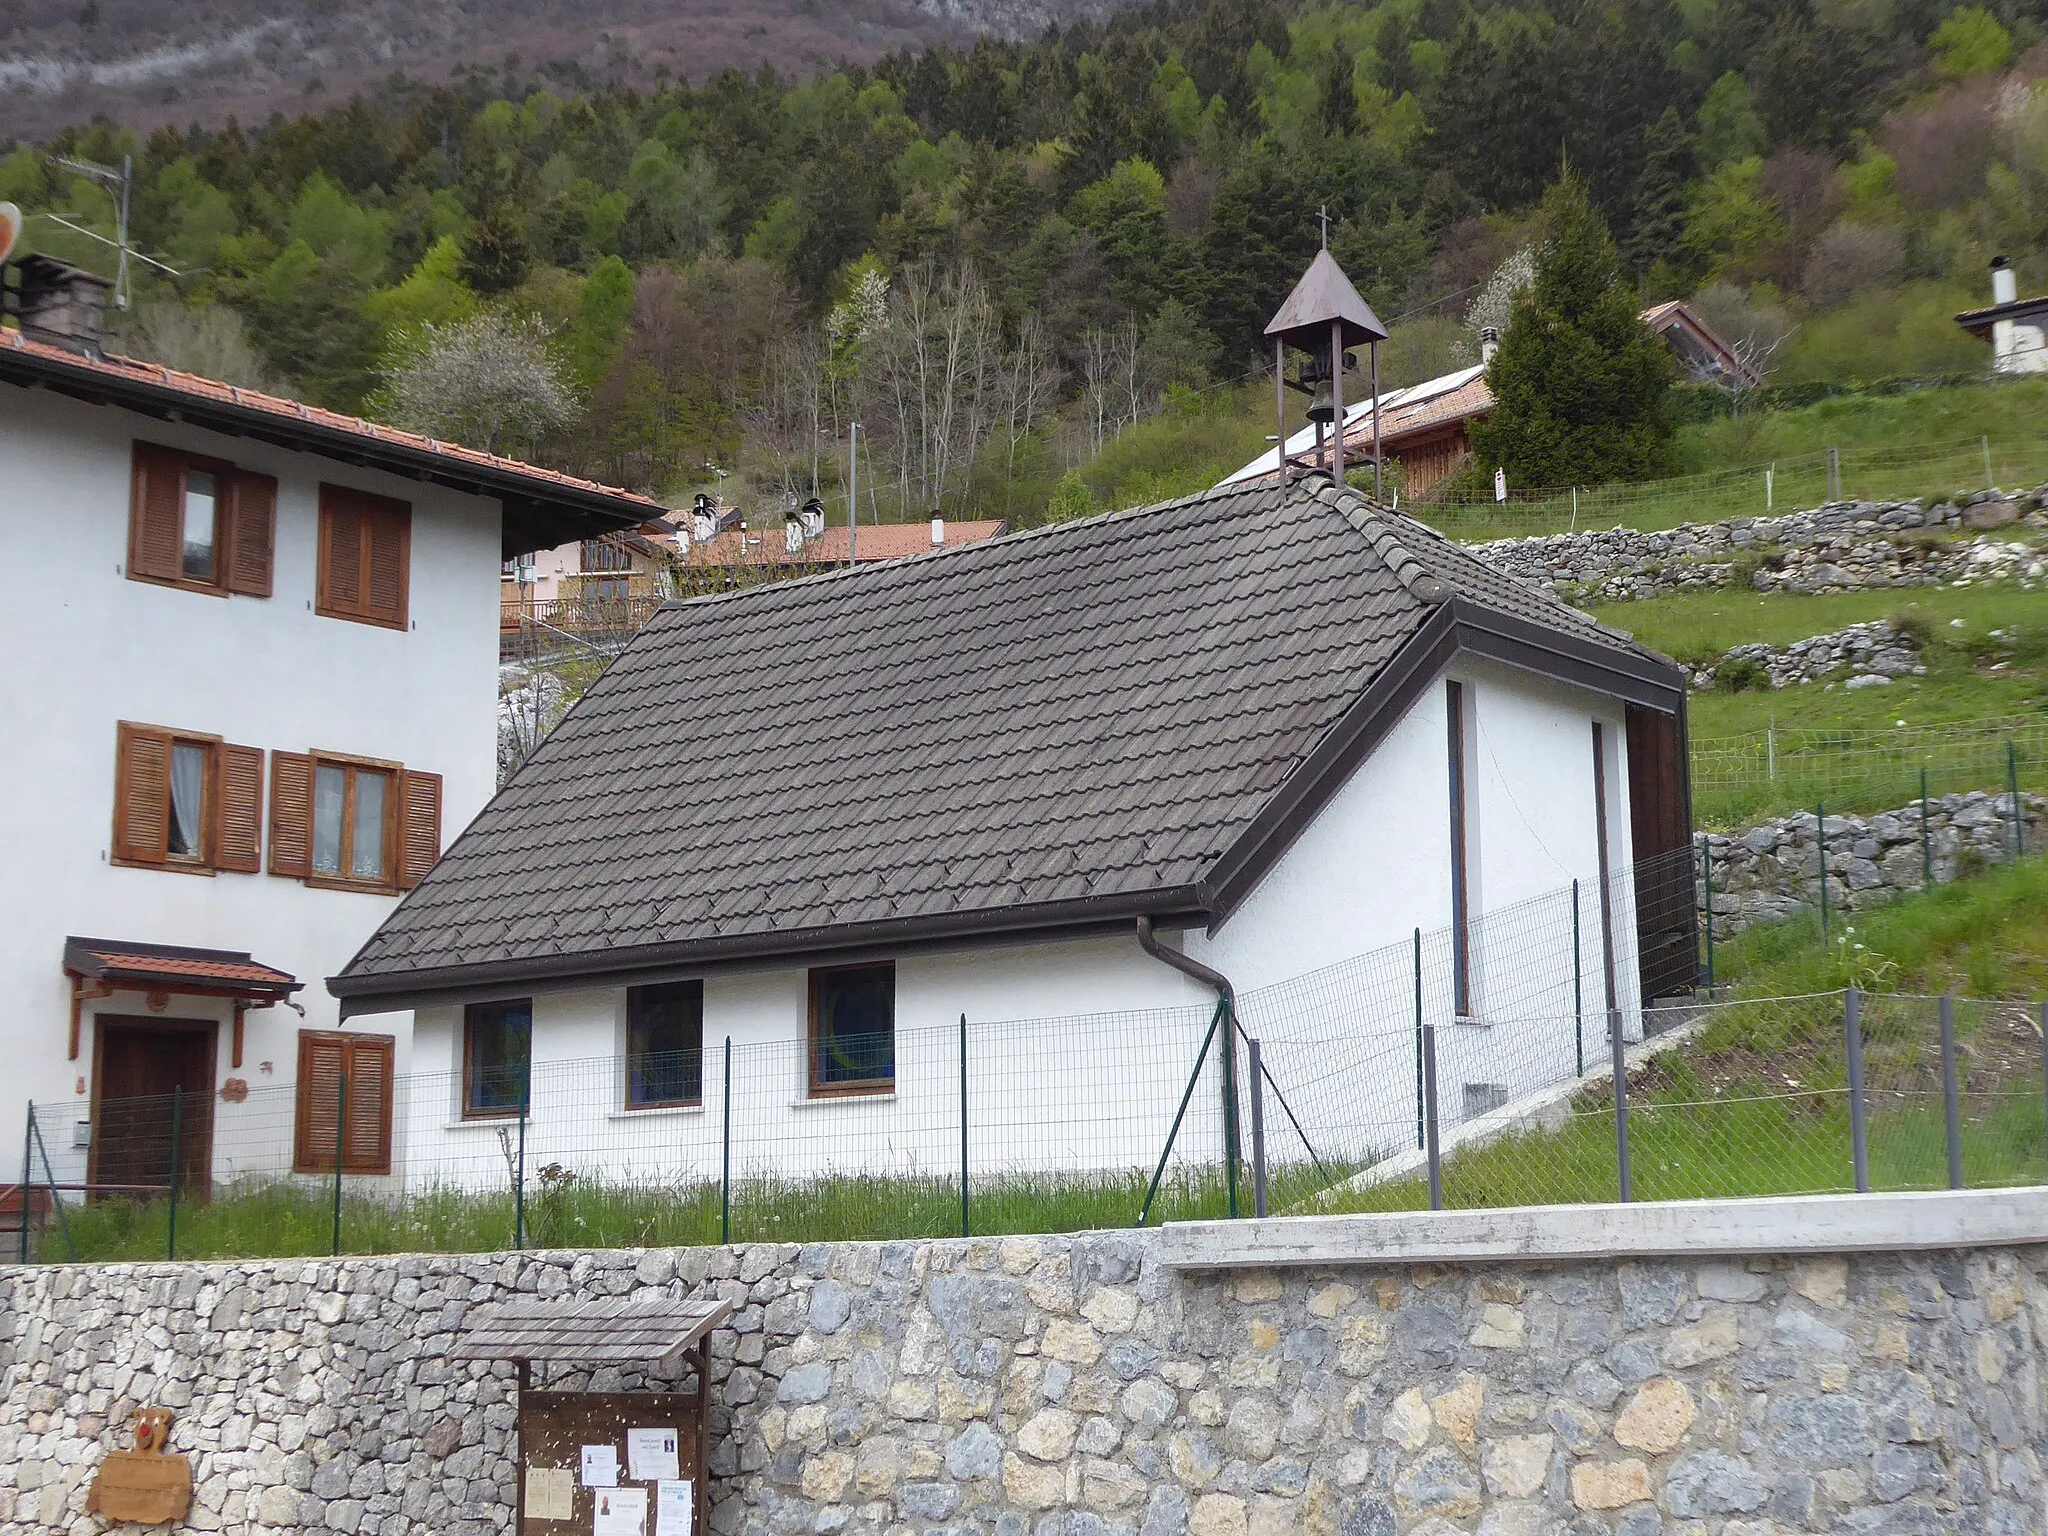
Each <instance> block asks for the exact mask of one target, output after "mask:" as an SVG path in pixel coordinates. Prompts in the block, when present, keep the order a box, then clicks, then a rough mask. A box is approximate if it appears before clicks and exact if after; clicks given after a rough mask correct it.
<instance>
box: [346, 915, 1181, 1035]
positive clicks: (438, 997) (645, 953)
mask: <svg viewBox="0 0 2048 1536" xmlns="http://www.w3.org/2000/svg"><path fill="white" fill-rule="evenodd" d="M1140 916H1144V917H1149V918H1151V919H1152V920H1153V922H1154V924H1155V925H1156V926H1158V927H1160V928H1166V929H1175V928H1194V927H1201V926H1204V925H1205V924H1207V923H1208V922H1209V920H1210V915H1209V914H1208V913H1207V912H1206V911H1204V910H1203V909H1202V908H1201V907H1200V905H1199V903H1198V898H1197V893H1196V888H1195V887H1193V886H1163V887H1160V888H1158V889H1156V890H1150V891H1128V892H1119V893H1118V894H1116V895H1114V896H1087V897H1078V898H1075V899H1072V900H1066V901H1052V902H1038V903H1034V904H1032V905H1030V906H1019V907H996V908H981V909H977V910H974V911H971V912H954V913H945V914H941V915H937V916H931V917H912V918H890V919H887V920H885V921H881V922H872V923H841V924H833V925H830V926H821V927H812V928H801V929H791V930H789V931H788V932H786V933H768V934H740V935H735V936H733V937H731V938H713V939H684V940H679V941H677V942H675V943H670V944H647V945H639V946H636V947H634V948H631V949H606V950H593V951H582V952H578V953H574V954H564V955H538V956H532V957H527V958H522V959H517V960H504V961H492V962H486V963H482V964H477V965H452V966H441V967H435V968H431V969H422V970H410V971H396V972H386V973H372V974H367V975H351V974H349V973H348V972H343V973H342V974H341V975H339V976H331V977H329V978H328V979H327V990H328V991H329V992H330V993H332V994H333V995H334V996H335V997H337V998H339V999H340V1000H341V1016H342V1017H343V1018H352V1017H354V1016H356V1015H359V1014H366V1013H390V1012H396V1011H399V1010H402V1009H408V1008H427V1007H436V1006H447V1005H452V1004H457V1003H464V1002H480V1001H484V1000H487V999H489V998H491V997H505V996H518V995H522V994H525V993H528V992H562V991H572V990H580V989H585V988H592V987H614V986H639V985H643V984H650V983H654V982H659V981H667V980H680V979H684V978H687V977H695V976H703V975H706V974H708V973H713V972H718V971H759V970H766V969H796V968H799V967H804V966H811V965H823V964H831V965H846V964H853V963H858V962H861V961H866V960H870V959H887V958H895V957H897V956H901V955H904V954H910V953H917V954H935V953H944V952H946V951H951V950H962V949H976V948H983V947H995V946H1007V945H1015V944H1043V943H1054V942H1058V941H1060V940H1066V939H1080V938H1093V937H1100V936H1103V935H1105V934H1111V933H1117V932H1121V931H1124V930H1125V929H1129V928H1131V926H1132V925H1133V924H1134V923H1135V921H1136V920H1137V919H1138V918H1139V917H1140Z"/></svg>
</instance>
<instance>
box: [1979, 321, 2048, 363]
mask: <svg viewBox="0 0 2048 1536" xmlns="http://www.w3.org/2000/svg"><path fill="white" fill-rule="evenodd" d="M1991 359H1992V362H1991V366H1992V367H1993V368H1994V369H1995V370H1997V371H1998V372H1999V373H2048V328H2044V327H2042V326H2038V325H2021V324H2019V323H2018V322H2017V321H2013V320H1994V321H1993V322H1992V323H1991Z"/></svg>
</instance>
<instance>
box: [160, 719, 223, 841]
mask: <svg viewBox="0 0 2048 1536" xmlns="http://www.w3.org/2000/svg"><path fill="white" fill-rule="evenodd" d="M211 756H212V748H211V747H207V746H201V745H199V744H198V743H196V742H189V741H180V742H176V743H174V744H173V745H172V747H171V817H170V827H169V836H168V838H167V846H166V850H165V851H166V852H167V853H168V854H169V856H170V857H172V858H174V859H198V858H203V857H205V853H206V845H205V837H206V830H205V829H206V810H207V806H206V765H207V761H208V759H209V758H210V757H211Z"/></svg>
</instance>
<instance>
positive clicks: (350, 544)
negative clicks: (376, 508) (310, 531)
mask: <svg viewBox="0 0 2048 1536" xmlns="http://www.w3.org/2000/svg"><path fill="white" fill-rule="evenodd" d="M318 586H319V591H318V592H317V593H316V594H315V597H316V599H317V601H316V603H315V606H316V607H317V608H318V609H319V610H320V611H321V612H323V613H334V614H340V615H342V616H343V617H351V616H353V615H354V614H355V613H356V612H357V610H358V608H359V607H360V606H361V604H362V598H363V514H362V508H361V506H360V504H359V503H358V502H357V500H356V497H355V495H354V494H353V493H352V492H349V491H345V490H343V489H341V487H339V486H334V485H323V486H321V487H320V573H319V582H318Z"/></svg>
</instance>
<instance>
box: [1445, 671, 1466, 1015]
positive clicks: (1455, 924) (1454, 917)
mask: <svg viewBox="0 0 2048 1536" xmlns="http://www.w3.org/2000/svg"><path fill="white" fill-rule="evenodd" d="M1444 716H1445V719H1446V721H1447V722H1448V726H1449V735H1448V740H1447V743H1446V755H1447V756H1448V758H1449V760H1450V787H1451V992H1452V1007H1453V1009H1454V1010H1455V1012H1456V1013H1457V1016H1458V1017H1459V1018H1461V1019H1468V1018H1470V1017H1472V944H1471V899H1472V896H1471V890H1472V888H1471V880H1470V874H1469V871H1468V869H1467V865H1466V848H1465V832H1466V820H1465V685H1464V684H1463V683H1456V682H1447V683H1445V684H1444Z"/></svg>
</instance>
